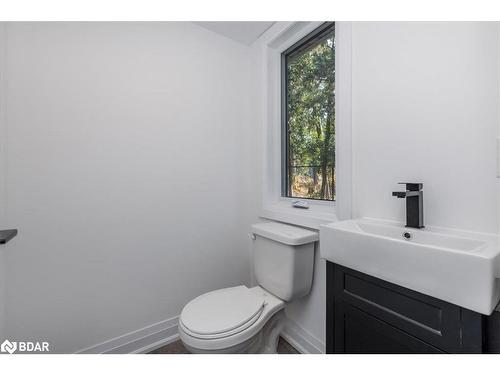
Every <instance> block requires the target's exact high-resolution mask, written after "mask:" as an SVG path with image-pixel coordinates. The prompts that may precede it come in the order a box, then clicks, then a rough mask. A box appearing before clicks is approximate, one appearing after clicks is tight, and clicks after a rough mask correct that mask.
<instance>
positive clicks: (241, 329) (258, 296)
mask: <svg viewBox="0 0 500 375" xmlns="http://www.w3.org/2000/svg"><path fill="white" fill-rule="evenodd" d="M284 306H285V302H283V301H282V300H280V299H279V298H277V297H276V296H274V295H272V294H271V293H269V292H268V291H266V290H265V289H263V288H261V287H260V286H257V287H254V288H247V287H246V286H244V285H240V286H237V287H234V288H224V289H219V290H215V291H212V292H209V293H205V294H203V295H201V296H199V297H197V298H195V299H194V300H192V301H191V302H189V303H188V304H187V305H186V306H185V307H184V309H183V310H182V312H181V315H180V317H179V333H180V335H181V339H182V341H183V342H184V343H185V344H187V345H189V346H191V347H193V348H196V349H201V350H208V351H210V350H220V349H225V348H229V347H232V346H235V345H238V344H241V343H243V342H244V341H246V340H249V339H251V338H252V337H254V336H255V335H256V334H258V333H259V331H260V330H261V329H262V327H263V326H264V324H265V323H266V322H267V321H268V320H269V319H270V318H271V317H272V316H273V315H274V313H276V312H277V311H279V310H281V309H282V308H283V307H284Z"/></svg>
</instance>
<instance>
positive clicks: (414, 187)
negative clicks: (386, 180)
mask: <svg viewBox="0 0 500 375" xmlns="http://www.w3.org/2000/svg"><path fill="white" fill-rule="evenodd" d="M398 184H399V185H406V190H408V191H420V190H422V189H423V187H424V184H422V183H420V182H398Z"/></svg>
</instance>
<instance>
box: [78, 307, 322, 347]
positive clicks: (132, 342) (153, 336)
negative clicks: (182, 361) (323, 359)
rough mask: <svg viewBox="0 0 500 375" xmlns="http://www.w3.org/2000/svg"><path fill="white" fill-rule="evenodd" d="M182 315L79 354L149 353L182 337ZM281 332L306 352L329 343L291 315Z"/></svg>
mask: <svg viewBox="0 0 500 375" xmlns="http://www.w3.org/2000/svg"><path fill="white" fill-rule="evenodd" d="M178 320H179V318H178V317H177V316H176V317H173V318H171V319H167V320H164V321H162V322H158V323H155V324H152V325H150V326H147V327H144V328H141V329H138V330H136V331H132V332H129V333H126V334H124V335H121V336H118V337H115V338H113V339H110V340H107V341H104V342H102V343H100V344H96V345H93V346H90V347H87V348H85V349H82V350H79V351H78V352H76V354H130V353H148V352H150V351H152V350H155V349H157V348H159V347H162V346H164V345H167V344H170V343H171V342H174V341H176V340H178V339H179V333H178ZM281 336H283V338H284V339H285V340H286V341H288V342H289V343H290V344H291V345H292V346H293V347H294V348H295V349H297V350H298V351H299V352H300V353H303V354H321V353H324V352H325V349H324V348H325V344H324V343H323V342H321V341H320V340H319V339H317V338H316V337H314V335H312V334H311V333H309V332H308V331H306V330H305V329H303V328H302V327H300V326H299V325H298V324H297V323H296V322H294V321H293V320H291V319H288V318H287V320H286V323H285V327H284V328H283V332H282V333H281Z"/></svg>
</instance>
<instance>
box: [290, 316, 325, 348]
mask: <svg viewBox="0 0 500 375" xmlns="http://www.w3.org/2000/svg"><path fill="white" fill-rule="evenodd" d="M281 336H283V338H284V339H285V340H286V341H288V342H289V343H290V345H292V346H293V347H294V348H295V349H297V350H298V351H299V352H300V353H302V354H323V353H325V343H324V342H322V341H321V340H319V339H317V338H316V337H314V335H312V334H311V333H309V332H308V331H306V330H305V329H303V328H302V327H300V326H299V325H298V324H297V323H296V322H294V321H293V320H291V319H289V318H287V320H286V323H285V327H284V328H283V332H281Z"/></svg>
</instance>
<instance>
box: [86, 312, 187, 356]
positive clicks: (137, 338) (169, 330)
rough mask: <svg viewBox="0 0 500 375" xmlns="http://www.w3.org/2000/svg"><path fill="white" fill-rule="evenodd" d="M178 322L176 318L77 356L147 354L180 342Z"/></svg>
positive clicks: (126, 335)
mask: <svg viewBox="0 0 500 375" xmlns="http://www.w3.org/2000/svg"><path fill="white" fill-rule="evenodd" d="M178 320H179V318H178V317H177V316H176V317H173V318H170V319H167V320H164V321H162V322H158V323H155V324H152V325H150V326H147V327H144V328H141V329H138V330H136V331H132V332H129V333H126V334H124V335H121V336H118V337H115V338H113V339H110V340H107V341H104V342H102V343H100V344H96V345H93V346H90V347H88V348H85V349H82V350H80V351H78V352H76V354H105V353H106V354H128V353H147V352H150V351H152V350H154V349H157V348H159V347H161V346H163V345H167V344H169V343H171V342H173V341H176V340H178V338H179V333H178V330H177V324H178Z"/></svg>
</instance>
